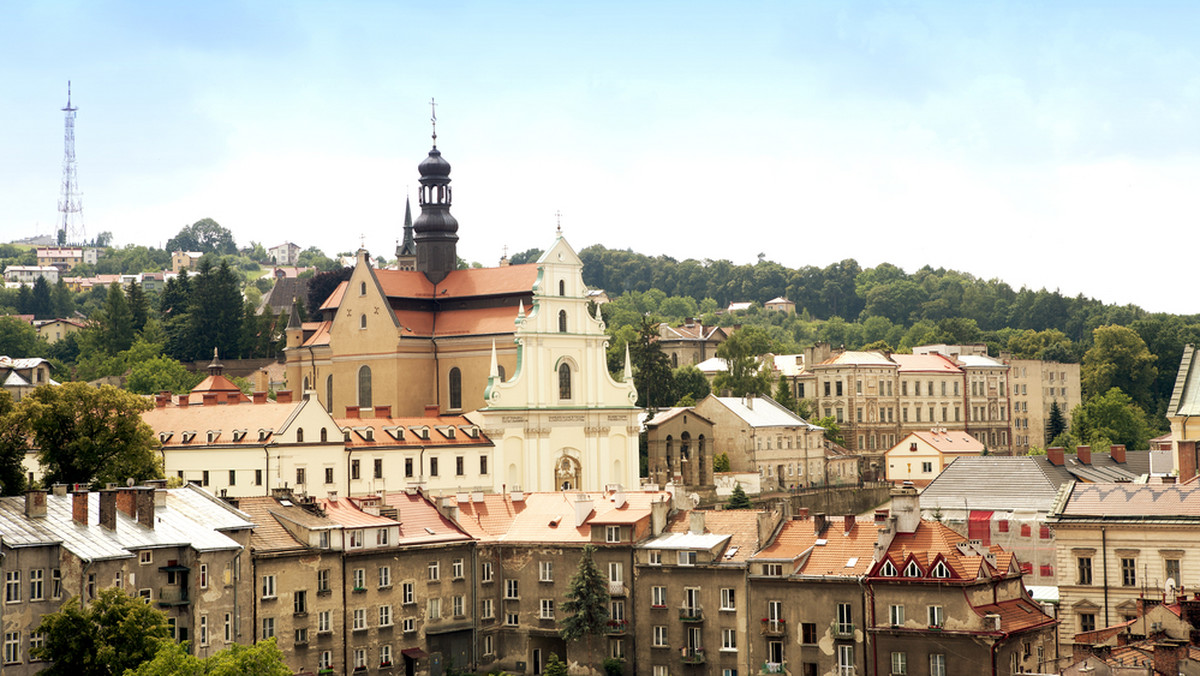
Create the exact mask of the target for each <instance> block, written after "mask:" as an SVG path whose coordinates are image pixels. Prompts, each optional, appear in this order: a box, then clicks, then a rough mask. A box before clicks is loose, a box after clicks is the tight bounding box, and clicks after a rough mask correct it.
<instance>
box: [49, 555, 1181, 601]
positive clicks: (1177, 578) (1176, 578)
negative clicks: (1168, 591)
mask: <svg viewBox="0 0 1200 676" xmlns="http://www.w3.org/2000/svg"><path fill="white" fill-rule="evenodd" d="M1176 563H1178V562H1176ZM45 576H46V571H45V570H44V569H42V568H34V569H33V570H31V571H29V600H30V601H41V600H42V598H43V597H44V596H45ZM1176 579H1178V578H1176Z"/></svg>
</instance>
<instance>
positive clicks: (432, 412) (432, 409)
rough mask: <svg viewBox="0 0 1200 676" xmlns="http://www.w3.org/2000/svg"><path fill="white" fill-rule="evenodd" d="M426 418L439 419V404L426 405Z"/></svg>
mask: <svg viewBox="0 0 1200 676" xmlns="http://www.w3.org/2000/svg"><path fill="white" fill-rule="evenodd" d="M425 417H426V418H436V417H438V406H437V404H425Z"/></svg>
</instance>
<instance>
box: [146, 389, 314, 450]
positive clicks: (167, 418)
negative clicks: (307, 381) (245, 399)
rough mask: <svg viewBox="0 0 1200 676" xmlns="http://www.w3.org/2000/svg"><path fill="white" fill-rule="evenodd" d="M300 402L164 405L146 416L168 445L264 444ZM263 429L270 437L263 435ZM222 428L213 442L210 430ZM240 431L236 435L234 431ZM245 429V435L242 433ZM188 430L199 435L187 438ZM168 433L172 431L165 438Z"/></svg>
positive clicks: (152, 427) (155, 431)
mask: <svg viewBox="0 0 1200 676" xmlns="http://www.w3.org/2000/svg"><path fill="white" fill-rule="evenodd" d="M296 407H297V404H296V403H290V404H280V403H276V402H273V401H266V402H264V403H261V404H248V403H242V404H233V405H220V406H187V407H183V408H181V407H178V406H171V405H168V406H163V407H161V408H154V409H151V410H149V411H146V412H145V413H143V414H142V420H144V421H146V424H147V425H149V426H150V429H152V430H154V433H155V434H156V435H159V438H160V439H163V441H162V444H163V446H166V447H179V448H187V447H188V446H211V445H213V444H218V445H235V446H236V445H248V446H261V445H262V444H263V443H264V442H265V441H268V440H270V439H271V438H272V436H273V435H274V434H275V433H278V432H279V431H280V430H281V429H282V428H283V425H284V423H286V422H287V420H288V418H289V417H290V416H291V415H292V413H293V412H294V411H295V410H296ZM259 430H264V432H265V433H266V437H265V438H264V439H259ZM209 431H213V432H220V436H218V437H217V438H216V440H215V441H214V442H212V443H209V441H208V436H207V434H208V432H209ZM235 431H236V432H237V433H238V434H239V436H238V438H237V439H236V440H235V439H234V432H235ZM242 431H245V432H246V433H245V435H244V436H240V435H241V432H242ZM184 432H188V433H189V434H190V433H192V432H195V433H196V434H195V436H194V437H191V438H189V440H188V441H187V442H186V443H185V442H184V438H183V437H184ZM164 434H169V435H170V436H169V437H166V438H165V439H164V438H163V437H162V435H164Z"/></svg>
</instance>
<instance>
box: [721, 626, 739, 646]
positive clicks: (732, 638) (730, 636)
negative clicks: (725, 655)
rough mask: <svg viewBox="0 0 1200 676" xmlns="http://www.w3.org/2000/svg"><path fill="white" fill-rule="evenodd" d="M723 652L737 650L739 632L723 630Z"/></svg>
mask: <svg viewBox="0 0 1200 676" xmlns="http://www.w3.org/2000/svg"><path fill="white" fill-rule="evenodd" d="M721 650H737V630H736V629H722V630H721Z"/></svg>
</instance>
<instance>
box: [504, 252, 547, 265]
mask: <svg viewBox="0 0 1200 676" xmlns="http://www.w3.org/2000/svg"><path fill="white" fill-rule="evenodd" d="M542 253H543V252H542V250H541V249H526V250H524V251H521V252H519V253H515V254H513V255H512V257H511V258H509V259H508V262H509V263H510V264H512V265H523V264H525V263H536V262H538V259H539V258H541V257H542Z"/></svg>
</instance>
